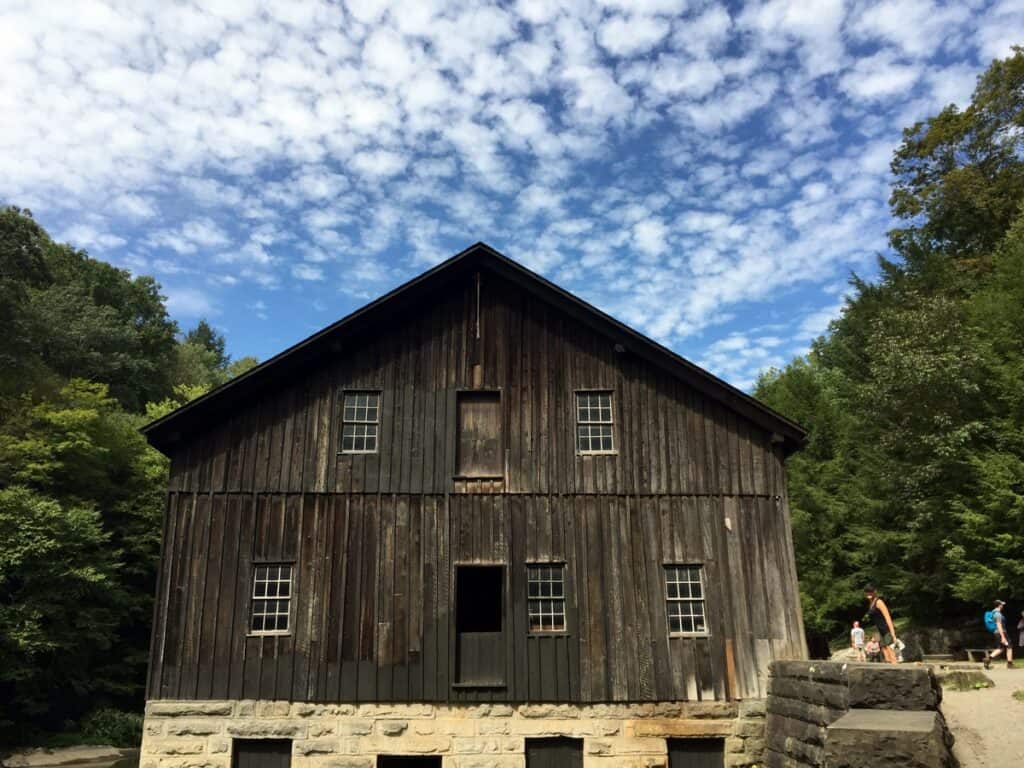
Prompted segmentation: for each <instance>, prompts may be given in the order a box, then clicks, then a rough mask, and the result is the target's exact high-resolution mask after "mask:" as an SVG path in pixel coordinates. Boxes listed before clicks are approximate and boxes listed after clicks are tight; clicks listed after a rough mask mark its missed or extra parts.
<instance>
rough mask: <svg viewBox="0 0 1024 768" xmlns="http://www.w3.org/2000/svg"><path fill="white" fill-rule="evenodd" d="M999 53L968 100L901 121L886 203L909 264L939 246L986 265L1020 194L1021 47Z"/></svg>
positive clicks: (1023, 125) (1023, 164) (897, 244)
mask: <svg viewBox="0 0 1024 768" xmlns="http://www.w3.org/2000/svg"><path fill="white" fill-rule="evenodd" d="M1013 51H1014V55H1013V56H1010V57H1009V58H1006V59H1002V60H996V61H995V62H993V63H992V66H991V67H989V69H988V71H986V72H985V73H984V74H983V75H982V76H981V77H980V78H979V80H978V86H977V88H976V89H975V91H974V95H973V97H972V99H971V103H970V105H969V106H968V107H967V108H966V109H964V110H963V111H961V110H959V109H957V107H956V106H954V105H951V106H949V107H946V109H944V110H942V112H940V113H939V114H938V115H936V116H935V117H932V118H931V119H929V120H925V121H923V122H919V123H917V124H915V125H913V126H911V127H910V128H908V129H906V130H905V131H904V134H903V144H902V145H901V146H900V148H899V149H898V150H897V152H896V154H895V157H894V158H893V162H892V171H893V174H894V175H895V177H896V181H895V184H894V187H893V192H892V197H891V200H890V203H891V205H892V211H893V213H894V214H895V215H896V216H897V217H898V218H900V219H903V220H904V221H905V222H906V224H905V225H904V226H903V227H899V228H896V229H894V230H893V231H892V232H891V241H892V244H893V247H894V248H895V250H896V251H897V253H899V254H900V255H901V256H903V257H904V258H906V259H908V260H909V263H910V264H911V265H913V263H914V261H915V260H916V259H918V258H922V257H924V255H926V254H930V253H932V252H935V251H938V252H940V253H941V254H942V256H943V257H944V258H945V259H954V260H957V261H963V262H964V263H965V264H966V265H967V266H974V267H984V265H985V264H986V262H987V260H988V259H989V258H990V257H991V255H992V253H993V251H994V250H995V247H996V245H997V244H998V243H999V241H1000V240H1001V239H1002V237H1003V234H1004V233H1005V232H1006V231H1007V229H1008V228H1009V226H1010V223H1011V222H1012V221H1013V219H1014V218H1015V217H1016V215H1017V211H1018V204H1019V202H1020V200H1021V199H1022V197H1024V48H1021V47H1020V46H1015V47H1014V49H1013Z"/></svg>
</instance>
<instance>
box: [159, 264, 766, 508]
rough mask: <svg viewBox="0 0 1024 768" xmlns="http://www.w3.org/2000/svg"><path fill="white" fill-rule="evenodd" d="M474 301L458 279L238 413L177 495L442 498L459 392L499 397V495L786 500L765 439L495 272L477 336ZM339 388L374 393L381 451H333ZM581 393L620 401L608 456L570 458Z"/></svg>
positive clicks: (185, 468)
mask: <svg viewBox="0 0 1024 768" xmlns="http://www.w3.org/2000/svg"><path fill="white" fill-rule="evenodd" d="M475 301H476V300H475V287H474V286H473V285H472V284H467V286H466V289H465V292H461V293H454V294H451V295H448V296H440V297H438V301H437V303H436V304H435V305H433V306H427V307H423V308H422V311H421V313H420V314H417V315H415V316H412V317H408V318H401V317H396V318H394V323H393V325H392V326H391V327H389V328H386V329H380V332H379V333H377V334H376V335H374V336H372V337H367V338H364V339H362V340H358V341H353V342H351V343H349V344H347V345H345V346H344V347H339V348H338V349H337V351H336V354H335V356H334V357H332V358H330V359H324V360H323V364H322V366H321V367H319V368H317V369H314V370H310V371H297V372H296V376H295V379H294V383H293V384H292V385H291V386H290V387H286V388H285V389H283V390H281V391H278V392H274V393H271V394H267V395H265V396H264V397H263V398H262V399H260V400H259V401H258V402H254V403H239V404H238V408H237V409H236V410H234V411H233V412H232V413H230V414H225V415H224V423H223V424H220V425H212V426H211V428H210V429H209V430H208V431H207V432H206V433H205V434H203V435H202V436H200V437H199V438H194V439H191V440H189V441H188V442H186V443H185V444H184V445H183V447H182V448H181V449H180V450H179V451H178V452H177V453H176V454H175V455H174V457H173V463H172V472H171V490H173V491H215V492H216V491H253V490H255V491H260V492H270V491H278V492H284V491H287V492H298V491H313V492H317V493H382V494H387V493H412V494H419V493H445V492H450V491H453V490H455V489H456V485H455V481H454V479H453V478H454V475H455V474H456V471H457V468H456V452H457V435H456V429H455V427H456V409H457V395H458V392H459V391H461V390H466V389H482V390H492V391H493V390H498V391H500V392H501V408H502V418H503V419H504V423H503V425H502V427H503V429H502V432H503V435H504V453H505V456H504V465H505V475H506V477H505V487H504V490H505V491H506V492H509V493H557V494H579V493H606V494H613V495H634V494H668V495H676V494H684V495H689V494H695V495H700V494H714V495H720V494H731V495H768V496H773V495H781V493H782V488H781V482H780V478H781V475H780V473H779V472H778V471H777V470H776V468H775V467H774V466H773V465H775V464H777V463H778V462H779V461H780V457H779V455H778V453H777V451H776V450H775V449H774V448H773V446H772V444H771V441H770V435H769V434H768V433H767V432H765V431H764V430H762V429H760V428H759V427H757V426H756V425H754V424H752V423H750V422H748V421H747V420H745V419H743V418H742V417H740V416H737V415H736V414H735V413H733V412H732V411H730V410H728V409H727V408H725V407H724V406H722V405H720V404H719V403H717V402H716V401H713V400H711V399H710V398H707V397H704V396H702V395H699V394H698V393H696V392H695V391H693V390H691V389H689V388H688V387H687V386H686V385H685V384H683V383H682V382H680V381H678V380H677V379H675V378H673V377H671V376H669V375H668V374H666V373H664V372H662V371H661V370H658V369H656V368H654V366H652V365H650V364H648V363H646V362H645V361H643V360H640V359H638V358H636V357H634V356H632V355H630V353H629V351H628V350H627V351H624V352H622V353H617V352H616V351H615V349H614V345H613V344H612V343H611V342H610V341H609V340H608V339H606V338H605V337H603V336H601V335H599V334H598V333H596V332H594V331H593V330H591V329H590V328H588V327H587V326H585V325H583V324H582V323H580V322H578V321H575V320H573V319H572V318H569V317H567V316H565V315H563V314H562V313H560V312H559V311H558V310H557V309H555V308H553V307H551V306H550V305H548V304H546V303H544V302H542V301H540V300H538V299H536V298H535V297H533V296H531V295H529V294H527V293H526V292H525V291H522V290H520V289H518V288H517V287H516V286H514V285H512V284H511V283H507V282H502V281H500V279H499V278H497V277H488V276H485V277H484V278H483V285H482V290H481V309H480V317H481V322H480V332H481V337H480V339H479V341H477V339H476V338H475V335H474V334H475V316H476V313H475V306H476V304H475ZM477 345H479V349H478V350H476V351H474V348H475V347H476V346H477ZM474 357H478V358H479V360H480V367H479V374H478V375H479V380H477V381H475V380H474V370H473V368H474V366H473V364H472V362H471V360H472V359H474ZM345 389H370V390H373V389H379V390H380V391H381V393H382V402H381V406H382V421H381V438H380V448H379V451H378V452H377V453H374V454H340V453H338V450H339V445H340V436H339V432H340V403H341V393H342V391H343V390H345ZM580 389H607V390H611V391H612V392H613V395H614V397H613V400H614V411H615V422H616V434H615V437H616V448H617V451H618V452H617V454H615V455H611V456H603V455H598V456H579V455H577V453H576V444H575V410H574V409H575V395H574V392H575V391H576V390H580Z"/></svg>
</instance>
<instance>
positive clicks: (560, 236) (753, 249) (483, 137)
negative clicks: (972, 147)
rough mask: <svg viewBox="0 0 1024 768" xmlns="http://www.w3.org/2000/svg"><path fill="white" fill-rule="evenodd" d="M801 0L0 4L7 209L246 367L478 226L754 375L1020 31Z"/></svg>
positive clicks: (789, 338)
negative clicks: (155, 295)
mask: <svg viewBox="0 0 1024 768" xmlns="http://www.w3.org/2000/svg"><path fill="white" fill-rule="evenodd" d="M810 6H811V4H802V3H793V2H788V1H787V0H766V1H765V2H751V3H747V4H743V5H736V4H729V5H728V6H726V5H719V4H710V3H704V2H700V0H686V1H683V0H636V1H635V2H626V0H606V1H603V2H591V1H590V0H572V2H568V3H561V4H556V3H547V2H540V0H521V2H518V3H511V4H509V3H503V4H500V5H496V4H486V3H480V2H459V1H458V0H457V1H456V2H433V1H432V0H422V1H419V2H416V3H397V2H396V3H388V2H375V1H373V0H353V1H352V2H348V3H340V2H325V1H323V0H295V1H294V2H287V3H280V2H278V3H271V2H261V1H260V0H245V1H244V2H243V1H242V0H205V1H204V2H202V3H190V2H175V3H167V2H145V1H144V0H133V1H132V2H128V1H127V0H126V1H124V2H121V1H119V0H74V2H59V1H57V0H54V1H52V2H46V3H39V2H33V1H32V0H7V2H4V3H0V72H3V76H2V77H0V200H2V201H3V202H7V203H14V204H18V205H22V206H25V207H29V208H31V209H33V211H34V212H35V214H36V216H37V217H38V218H39V219H40V221H41V222H42V223H43V224H44V225H46V226H47V227H48V228H49V229H50V230H51V231H53V232H55V233H56V234H58V235H59V236H60V237H63V238H65V239H67V240H69V241H71V242H74V243H75V244H77V245H80V246H82V247H87V248H89V249H90V250H91V251H92V252H93V253H95V254H96V255H98V256H102V257H103V258H106V259H108V260H111V261H114V262H116V263H120V264H122V265H124V266H126V267H128V268H130V269H132V270H133V271H136V272H151V273H153V274H155V275H156V276H157V277H158V279H160V280H161V281H162V282H163V283H164V284H165V286H166V292H167V294H168V296H169V306H170V308H171V311H172V312H173V313H174V314H175V315H176V316H177V317H179V318H182V319H183V320H187V319H189V318H193V317H195V316H198V315H202V314H219V318H220V321H221V322H223V323H224V326H225V328H226V329H227V330H228V331H229V335H230V338H231V341H232V346H233V348H234V349H235V350H236V351H237V352H238V353H240V354H241V353H247V352H253V353H256V354H258V355H261V356H263V357H265V356H267V355H269V354H270V353H272V352H273V351H275V350H276V349H278V348H280V347H281V346H283V345H284V344H286V343H289V342H292V341H294V340H296V339H297V338H298V337H300V336H301V335H304V334H305V333H306V332H308V327H309V325H311V324H314V325H316V324H322V323H323V322H325V319H329V316H336V315H341V314H344V313H345V312H347V311H350V310H351V309H353V308H354V307H355V306H356V305H357V304H358V303H359V302H360V301H361V300H362V299H364V298H366V297H372V296H374V295H376V294H379V293H381V292H383V291H384V290H386V289H388V288H390V287H392V286H393V285H394V284H396V283H397V282H399V281H400V280H402V279H405V278H408V277H410V276H412V275H413V274H414V273H416V272H417V271H419V270H421V269H422V268H423V267H424V266H427V265H429V264H432V263H436V261H437V260H439V259H440V258H443V257H444V256H446V255H450V254H451V253H453V252H455V251H456V250H459V249H461V248H462V247H464V246H465V245H467V244H469V243H470V242H473V241H475V240H478V239H484V240H487V241H489V242H491V243H492V244H494V245H495V246H497V247H499V248H501V249H502V250H504V251H506V252H507V253H508V254H509V255H511V256H513V257H515V258H518V259H520V260H522V261H524V262H526V263H527V264H528V265H530V266H533V267H534V268H536V269H539V270H541V271H542V272H544V273H545V274H546V275H547V276H548V277H550V278H552V279H554V280H556V281H559V282H563V283H564V284H566V286H567V287H569V288H570V289H572V290H574V291H576V292H577V293H579V294H581V295H582V296H583V297H585V298H587V299H588V300H590V301H593V302H595V303H596V304H598V305H599V306H600V307H601V308H603V309H605V310H606V311H609V312H611V313H613V314H615V315H617V316H619V317H620V318H622V319H623V320H625V321H627V322H629V323H632V324H635V325H637V326H638V327H640V328H641V329H642V330H645V331H647V332H648V333H651V334H653V335H655V336H656V338H658V339H659V340H660V341H662V342H664V343H666V344H668V345H670V346H672V347H674V348H676V349H677V350H679V351H680V352H682V353H683V354H687V355H690V356H691V357H693V358H694V359H696V360H700V361H703V362H704V363H705V364H707V365H708V366H709V367H711V368H712V370H714V371H716V372H718V373H720V374H722V375H724V376H726V377H728V378H729V379H730V380H732V381H734V382H736V383H738V384H741V385H744V386H748V385H749V384H750V383H751V382H752V381H753V380H754V377H755V376H756V373H757V371H758V370H760V369H761V368H763V367H764V366H766V365H778V364H780V363H781V362H784V357H785V355H784V354H783V353H784V352H785V354H789V353H791V351H792V350H794V349H801V348H804V347H803V345H805V344H806V343H807V337H808V334H809V333H812V332H816V331H818V330H819V329H822V328H824V327H825V324H826V323H827V320H828V317H830V316H834V314H835V313H836V312H837V311H838V306H839V305H838V304H837V303H836V295H835V291H834V290H832V288H831V287H832V286H835V285H836V284H837V281H838V282H840V283H841V281H842V280H843V278H844V276H845V275H846V274H848V273H849V271H850V270H859V271H862V272H870V270H871V269H872V266H871V265H872V261H873V258H874V255H875V253H877V252H879V251H884V249H885V238H884V233H885V230H886V229H887V228H888V227H889V226H890V225H891V222H890V221H889V220H888V215H887V208H886V198H887V186H888V183H889V179H888V176H887V173H888V170H887V161H888V157H889V154H890V153H891V151H892V149H893V148H894V147H895V145H896V144H897V142H898V141H899V136H900V129H901V128H902V127H903V126H904V125H905V124H907V123H909V122H910V121H913V120H916V119H920V118H922V117H924V116H927V115H928V114H930V113H932V112H934V111H936V110H937V109H939V108H941V107H942V106H944V105H945V104H946V103H949V102H950V101H956V102H959V103H961V104H962V103H964V102H966V100H967V99H968V98H969V95H970V91H971V88H972V87H973V80H974V76H975V75H976V74H977V73H978V72H980V71H981V70H982V69H983V68H984V67H985V66H987V64H988V62H989V60H990V59H991V58H992V57H995V56H1003V55H1006V54H1007V53H1008V52H1009V46H1010V44H1011V43H1012V42H1014V40H1013V39H1012V32H1013V30H1014V29H1019V21H1020V5H1019V2H1017V1H1016V0H995V1H994V2H984V1H983V0H967V1H966V2H963V1H961V2H955V3H937V2H932V0H880V1H879V0H850V1H849V2H844V0H827V1H826V2H821V3H815V4H813V6H814V7H813V9H812V8H811V7H810ZM296 296H301V297H302V299H303V300H302V301H299V302H296V301H294V298H295V297H296ZM325 315H327V316H328V318H325ZM265 319H272V320H273V321H274V323H273V326H274V328H273V330H272V331H268V330H267V328H266V326H265V325H264V324H262V323H263V320H265ZM767 326H770V327H771V328H772V329H773V330H772V331H771V333H770V334H765V333H759V332H757V331H755V330H753V329H755V328H762V327H767Z"/></svg>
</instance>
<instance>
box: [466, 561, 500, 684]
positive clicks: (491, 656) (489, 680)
mask: <svg viewBox="0 0 1024 768" xmlns="http://www.w3.org/2000/svg"><path fill="white" fill-rule="evenodd" d="M504 584H505V568H504V566H501V565H460V566H457V567H456V569H455V638H456V646H455V666H456V669H457V671H458V676H457V678H456V680H457V682H458V683H460V684H462V685H503V684H504V683H505V641H504V638H505V632H504V629H505V626H504V624H505V623H504V621H503V616H504V613H505V608H504Z"/></svg>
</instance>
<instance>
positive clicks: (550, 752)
mask: <svg viewBox="0 0 1024 768" xmlns="http://www.w3.org/2000/svg"><path fill="white" fill-rule="evenodd" d="M526 768H583V739H527V740H526Z"/></svg>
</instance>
